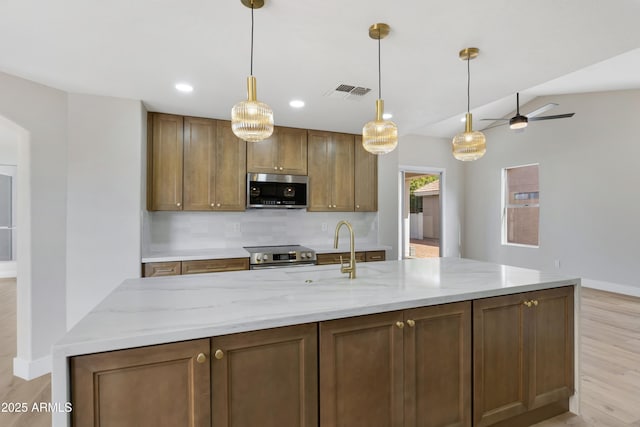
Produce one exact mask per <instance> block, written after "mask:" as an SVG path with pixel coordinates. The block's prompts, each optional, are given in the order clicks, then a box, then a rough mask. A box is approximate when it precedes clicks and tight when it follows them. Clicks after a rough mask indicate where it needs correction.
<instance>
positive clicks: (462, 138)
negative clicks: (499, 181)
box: [452, 47, 487, 162]
mask: <svg viewBox="0 0 640 427" xmlns="http://www.w3.org/2000/svg"><path fill="white" fill-rule="evenodd" d="M479 53H480V50H479V49H478V48H477V47H468V48H466V49H462V50H461V51H460V52H459V54H458V57H459V58H460V59H461V60H463V61H467V113H466V115H465V118H466V120H465V125H464V132H461V133H459V134H457V135H456V136H454V137H453V141H452V152H453V157H455V158H456V159H458V160H461V161H463V162H470V161H474V160H478V159H479V158H481V157H482V156H484V153H486V151H487V143H486V138H485V136H484V134H483V133H482V132H478V131H474V130H473V124H472V116H471V112H470V111H469V110H470V87H471V73H470V69H469V61H471V60H472V59H474V58H477V57H478V54H479Z"/></svg>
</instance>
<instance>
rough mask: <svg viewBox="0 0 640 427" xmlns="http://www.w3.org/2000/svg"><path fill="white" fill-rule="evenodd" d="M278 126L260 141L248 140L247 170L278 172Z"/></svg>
mask: <svg viewBox="0 0 640 427" xmlns="http://www.w3.org/2000/svg"><path fill="white" fill-rule="evenodd" d="M277 158H278V128H277V127H276V128H275V129H274V131H273V134H272V135H271V136H270V137H269V138H267V139H263V140H262V141H258V142H250V143H249V144H248V145H247V172H253V173H278V167H277V166H276V159H277Z"/></svg>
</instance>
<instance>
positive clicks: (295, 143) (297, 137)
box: [247, 126, 307, 175]
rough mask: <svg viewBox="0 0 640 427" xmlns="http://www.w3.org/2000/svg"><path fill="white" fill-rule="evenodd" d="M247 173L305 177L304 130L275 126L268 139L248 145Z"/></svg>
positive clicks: (305, 152) (305, 133) (305, 149)
mask: <svg viewBox="0 0 640 427" xmlns="http://www.w3.org/2000/svg"><path fill="white" fill-rule="evenodd" d="M247 172H254V173H273V174H286V175H306V174H307V131H306V129H295V128H286V127H278V126H277V127H276V128H275V129H274V131H273V135H271V137H270V138H267V139H265V140H263V141H260V142H254V143H249V144H248V146H247Z"/></svg>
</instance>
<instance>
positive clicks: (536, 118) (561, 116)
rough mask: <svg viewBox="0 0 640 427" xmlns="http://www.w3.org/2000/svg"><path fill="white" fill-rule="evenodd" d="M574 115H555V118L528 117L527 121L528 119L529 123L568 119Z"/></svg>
mask: <svg viewBox="0 0 640 427" xmlns="http://www.w3.org/2000/svg"><path fill="white" fill-rule="evenodd" d="M574 114H575V113H568V114H558V115H555V116H541V117H528V119H529V121H537V120H554V119H568V118H569V117H573V115H574Z"/></svg>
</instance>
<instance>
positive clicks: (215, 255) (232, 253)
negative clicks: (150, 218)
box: [142, 239, 391, 263]
mask: <svg viewBox="0 0 640 427" xmlns="http://www.w3.org/2000/svg"><path fill="white" fill-rule="evenodd" d="M346 241H347V245H346V246H345V244H344V243H342V244H340V245H339V247H338V249H334V248H333V246H332V245H305V244H303V245H302V246H306V247H308V248H311V249H313V250H314V251H316V253H318V254H327V253H336V252H349V245H348V239H347V240H346ZM390 249H391V247H390V246H385V245H378V244H375V243H358V242H356V251H358V252H360V251H384V250H390ZM248 257H249V252H247V251H246V250H245V249H244V248H211V249H183V250H167V251H154V252H148V253H146V254H145V255H143V256H142V262H143V263H146V262H168V261H195V260H203V259H221V258H248Z"/></svg>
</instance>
